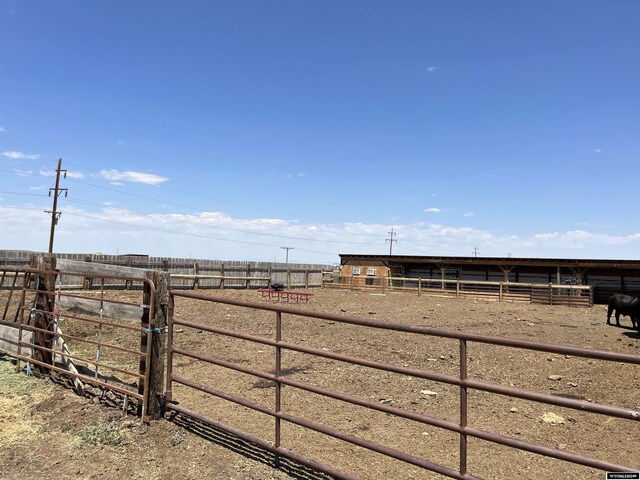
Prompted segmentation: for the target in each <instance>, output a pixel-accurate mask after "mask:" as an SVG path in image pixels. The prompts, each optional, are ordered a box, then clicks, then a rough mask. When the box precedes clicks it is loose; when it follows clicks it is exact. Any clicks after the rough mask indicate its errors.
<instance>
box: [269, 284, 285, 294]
mask: <svg viewBox="0 0 640 480" xmlns="http://www.w3.org/2000/svg"><path fill="white" fill-rule="evenodd" d="M271 290H274V291H276V292H281V291H282V290H284V285H283V284H282V283H272V284H271Z"/></svg>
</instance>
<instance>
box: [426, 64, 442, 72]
mask: <svg viewBox="0 0 640 480" xmlns="http://www.w3.org/2000/svg"><path fill="white" fill-rule="evenodd" d="M436 70H440V67H437V66H436V65H431V66H429V67H427V72H435V71H436Z"/></svg>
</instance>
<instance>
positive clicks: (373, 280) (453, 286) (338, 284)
mask: <svg viewBox="0 0 640 480" xmlns="http://www.w3.org/2000/svg"><path fill="white" fill-rule="evenodd" d="M324 286H325V287H329V288H342V289H349V290H360V291H375V292H381V293H386V292H409V293H415V294H417V295H425V296H434V297H451V298H468V299H482V300H487V301H499V302H513V303H536V304H545V305H566V306H570V307H590V306H592V305H593V291H592V287H591V286H589V285H554V284H551V283H549V284H542V283H516V282H487V281H480V280H459V279H457V280H456V279H431V278H420V277H416V278H409V277H367V276H360V275H341V276H337V277H336V279H335V280H334V281H333V282H325V284H324Z"/></svg>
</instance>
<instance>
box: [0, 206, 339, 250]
mask: <svg viewBox="0 0 640 480" xmlns="http://www.w3.org/2000/svg"><path fill="white" fill-rule="evenodd" d="M0 208H8V209H12V210H13V209H17V210H29V211H40V209H39V208H30V207H18V206H0ZM66 217H79V218H88V219H92V220H99V221H102V222H106V223H111V224H116V225H125V226H127V227H134V228H141V229H143V230H152V231H157V232H164V233H171V234H173V235H181V236H185V237H194V238H203V239H205V240H219V241H223V242H232V243H242V244H246V245H257V246H260V247H272V248H276V247H277V245H274V244H269V243H260V242H251V241H248V240H238V239H236V238H234V239H229V238H223V237H215V236H211V235H200V234H197V233H187V232H176V231H175V230H170V229H167V228H159V227H149V226H145V225H139V224H136V223H127V222H119V221H117V220H112V219H105V218H104V217H99V216H94V215H85V214H81V213H76V212H74V213H67V215H66ZM298 250H300V251H301V252H308V253H319V254H323V255H335V252H325V251H321V250H310V249H306V248H298Z"/></svg>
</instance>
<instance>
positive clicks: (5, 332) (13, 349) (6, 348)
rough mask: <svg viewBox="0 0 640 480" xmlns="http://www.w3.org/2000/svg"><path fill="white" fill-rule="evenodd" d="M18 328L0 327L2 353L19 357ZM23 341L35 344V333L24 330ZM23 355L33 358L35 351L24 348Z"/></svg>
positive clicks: (0, 350)
mask: <svg viewBox="0 0 640 480" xmlns="http://www.w3.org/2000/svg"><path fill="white" fill-rule="evenodd" d="M18 331H19V330H18V327H17V326H15V327H11V326H9V325H0V352H3V353H6V354H9V355H11V356H14V357H15V356H16V355H18ZM22 341H23V342H27V343H31V344H33V332H28V331H26V330H23V332H22ZM20 353H21V355H25V356H27V357H33V349H32V348H27V347H22V349H21V351H20Z"/></svg>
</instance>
